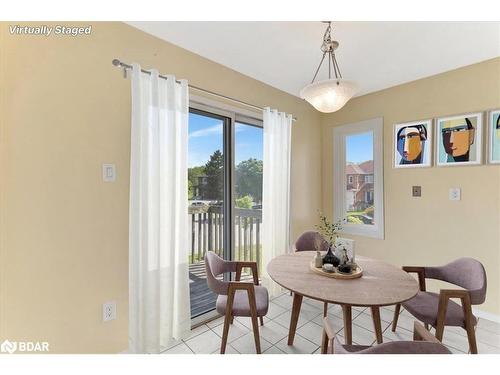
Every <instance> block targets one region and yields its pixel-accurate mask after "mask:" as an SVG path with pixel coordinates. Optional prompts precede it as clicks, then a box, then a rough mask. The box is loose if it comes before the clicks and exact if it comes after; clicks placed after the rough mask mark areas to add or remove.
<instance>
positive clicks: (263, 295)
mask: <svg viewBox="0 0 500 375" xmlns="http://www.w3.org/2000/svg"><path fill="white" fill-rule="evenodd" d="M245 267H249V268H251V269H252V275H253V283H249V282H241V281H240V279H241V271H242V269H243V268H245ZM205 268H206V272H207V284H208V287H209V288H210V289H211V290H212V291H213V292H214V293H215V294H218V297H217V302H216V309H217V312H218V313H219V314H221V315H224V330H223V334H222V343H221V347H220V353H221V354H224V353H225V352H226V344H227V336H228V333H229V326H230V325H231V324H232V323H233V318H234V317H235V316H246V317H251V318H252V327H253V334H254V340H255V350H256V352H257V354H260V352H261V350H260V336H259V325H258V323H257V318H259V319H260V324H261V325H264V320H263V317H264V316H265V315H266V314H267V310H268V308H269V295H268V292H267V289H266V288H264V287H263V286H259V276H258V274H257V263H256V262H230V261H226V260H224V259H222V258H220V257H219V256H217V255H216V254H215V253H214V252H212V251H209V252H207V254H206V256H205ZM227 272H236V277H235V279H236V280H235V281H223V280H219V279H217V276H219V275H222V274H224V273H227Z"/></svg>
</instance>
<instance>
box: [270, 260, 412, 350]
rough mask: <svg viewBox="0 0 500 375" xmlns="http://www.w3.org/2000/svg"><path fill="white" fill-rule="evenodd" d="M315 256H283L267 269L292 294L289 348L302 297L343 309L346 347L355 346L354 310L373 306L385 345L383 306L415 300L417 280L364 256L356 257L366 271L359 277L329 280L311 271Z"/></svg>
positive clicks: (379, 337) (378, 334) (379, 340)
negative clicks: (353, 343)
mask: <svg viewBox="0 0 500 375" xmlns="http://www.w3.org/2000/svg"><path fill="white" fill-rule="evenodd" d="M315 254H316V252H315V251H298V252H295V253H291V254H285V255H280V256H278V257H276V258H274V259H273V260H271V262H269V264H268V266H267V273H268V274H269V276H270V277H271V279H273V280H274V281H275V282H276V283H277V284H279V285H281V286H282V287H283V288H285V289H288V290H290V291H291V292H293V305H292V315H291V319H290V328H289V332H288V345H293V341H294V338H295V331H296V329H297V322H298V320H299V315H300V308H301V305H302V299H303V297H307V298H311V299H314V300H317V301H322V302H325V303H333V304H337V305H340V306H341V307H342V312H343V317H344V338H345V343H346V344H347V345H352V307H353V306H363V307H370V309H371V313H372V320H373V324H374V329H375V336H376V339H377V343H379V344H380V343H382V328H381V322H380V307H381V306H389V305H395V304H397V303H401V302H404V301H406V300H409V299H410V298H413V297H414V296H415V295H416V294H417V292H418V290H419V287H418V283H417V281H416V280H415V279H414V278H413V277H412V276H410V275H409V274H408V273H407V272H405V271H403V270H402V269H401V268H398V267H396V266H394V265H392V264H389V263H386V262H382V261H380V260H376V259H371V258H366V257H363V256H356V263H357V264H358V265H359V266H360V267H361V268H362V269H363V274H362V276H361V277H360V278H357V279H336V278H332V277H327V276H324V275H321V274H319V273H316V272H314V271H313V270H311V268H310V264H311V261H312V260H313V258H314V256H315ZM324 315H326V309H325V313H324Z"/></svg>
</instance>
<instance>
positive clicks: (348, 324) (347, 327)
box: [342, 305, 352, 345]
mask: <svg viewBox="0 0 500 375" xmlns="http://www.w3.org/2000/svg"><path fill="white" fill-rule="evenodd" d="M342 311H343V313H344V341H345V344H346V345H352V307H351V305H342Z"/></svg>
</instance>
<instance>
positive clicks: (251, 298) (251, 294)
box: [248, 289, 261, 354]
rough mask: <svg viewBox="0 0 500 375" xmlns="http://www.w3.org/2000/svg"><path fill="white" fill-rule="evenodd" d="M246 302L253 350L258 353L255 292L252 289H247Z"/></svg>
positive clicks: (258, 341)
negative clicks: (250, 320) (250, 318)
mask: <svg viewBox="0 0 500 375" xmlns="http://www.w3.org/2000/svg"><path fill="white" fill-rule="evenodd" d="M248 304H249V305H250V315H251V317H252V328H253V338H254V340H255V352H256V353H257V354H260V353H261V351H260V335H259V324H258V323H257V305H256V303H255V293H254V290H253V289H248Z"/></svg>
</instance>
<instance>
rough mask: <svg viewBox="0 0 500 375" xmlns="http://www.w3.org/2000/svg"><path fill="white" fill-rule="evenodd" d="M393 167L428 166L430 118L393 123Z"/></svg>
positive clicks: (430, 149) (429, 159)
mask: <svg viewBox="0 0 500 375" xmlns="http://www.w3.org/2000/svg"><path fill="white" fill-rule="evenodd" d="M393 137H394V141H393V142H394V151H393V153H394V158H393V159H394V168H418V167H430V166H431V163H432V161H431V156H432V120H424V121H413V122H407V123H403V124H395V125H394V136H393Z"/></svg>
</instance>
